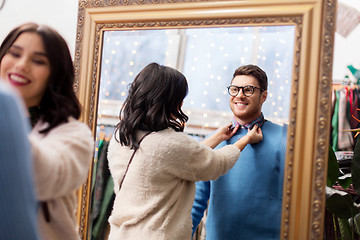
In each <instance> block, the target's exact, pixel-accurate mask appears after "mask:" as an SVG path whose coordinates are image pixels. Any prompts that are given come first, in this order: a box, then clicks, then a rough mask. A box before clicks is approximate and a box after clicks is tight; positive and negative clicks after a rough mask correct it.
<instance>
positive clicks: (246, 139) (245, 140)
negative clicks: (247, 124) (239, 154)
mask: <svg viewBox="0 0 360 240" xmlns="http://www.w3.org/2000/svg"><path fill="white" fill-rule="evenodd" d="M262 139H263V135H262V131H261V128H259V126H257V125H255V126H254V127H253V129H251V130H250V129H249V130H248V133H247V134H246V135H245V136H243V137H242V138H240V139H239V140H238V141H237V142H236V143H234V145H235V146H237V147H238V148H239V149H240V150H243V149H244V148H245V147H246V145H248V144H249V143H250V144H253V143H258V142H260V141H261V140H262Z"/></svg>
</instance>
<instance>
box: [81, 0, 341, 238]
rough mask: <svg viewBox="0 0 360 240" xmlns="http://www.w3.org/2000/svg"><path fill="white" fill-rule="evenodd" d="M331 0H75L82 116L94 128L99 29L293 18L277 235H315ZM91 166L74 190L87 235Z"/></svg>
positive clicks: (326, 122)
mask: <svg viewBox="0 0 360 240" xmlns="http://www.w3.org/2000/svg"><path fill="white" fill-rule="evenodd" d="M335 10H336V1H335V0H247V1H189V0H103V1H102V0H80V1H79V15H78V29H77V39H76V53H75V71H76V83H75V90H76V91H77V94H78V97H79V100H80V102H81V104H82V106H83V115H82V121H84V122H86V123H87V124H88V125H89V127H90V128H91V129H92V131H93V133H94V136H95V134H96V133H95V130H96V119H97V118H96V116H97V110H98V94H99V85H100V67H101V52H102V36H103V33H104V31H113V30H147V29H167V28H198V27H229V26H231V27H237V26H239V27H242V26H272V25H293V26H295V42H294V49H295V50H294V55H293V73H292V83H291V95H290V96H291V100H290V114H289V127H288V143H287V152H286V163H285V164H286V166H285V177H284V190H283V210H282V222H281V238H282V239H322V233H323V218H324V209H325V191H324V190H325V186H326V174H327V171H326V169H327V153H328V139H329V128H330V114H331V104H330V102H331V84H332V62H333V46H334V29H335V26H334V24H335V16H336V14H335ZM91 172H92V171H91V170H90V174H89V178H88V181H87V183H85V184H84V185H83V187H82V188H81V189H80V191H79V195H78V196H79V208H78V224H79V228H80V230H79V231H80V235H81V238H82V239H88V238H89V236H88V232H89V221H88V219H89V215H90V214H89V209H90V205H91V203H90V196H89V195H90V193H89V192H90V191H89V189H90V184H91V177H92V176H91Z"/></svg>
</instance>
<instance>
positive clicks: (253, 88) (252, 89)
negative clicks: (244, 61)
mask: <svg viewBox="0 0 360 240" xmlns="http://www.w3.org/2000/svg"><path fill="white" fill-rule="evenodd" d="M231 87H233V88H237V92H236V94H231V91H230V88H231ZM245 88H247V89H251V93H245V92H247V91H244V89H245ZM227 89H228V93H229V95H230V96H232V97H236V96H237V95H238V94H239V93H240V89H241V90H242V92H243V94H244V95H245V96H246V97H250V96H252V95H253V94H254V91H255V89H259V90H260V93H261V92H263V91H265V90H264V89H262V88H258V87H254V86H251V85H246V86H243V87H238V86H235V85H231V86H228V87H227Z"/></svg>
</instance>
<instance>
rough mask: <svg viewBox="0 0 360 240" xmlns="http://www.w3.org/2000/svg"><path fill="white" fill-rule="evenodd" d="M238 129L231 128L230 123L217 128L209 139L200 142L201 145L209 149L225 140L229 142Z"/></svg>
mask: <svg viewBox="0 0 360 240" xmlns="http://www.w3.org/2000/svg"><path fill="white" fill-rule="evenodd" d="M238 129H239V126H235V127H234V128H232V123H229V124H226V125H225V126H222V127H219V128H218V130H216V132H215V133H214V134H213V135H211V136H210V137H208V138H206V139H205V140H204V141H202V143H203V144H205V145H206V146H209V147H211V148H215V147H216V146H217V145H218V144H219V143H221V142H222V141H225V140H229V139H230V138H231V137H232V136H233V135H234V134H235V133H236V131H237V130H238Z"/></svg>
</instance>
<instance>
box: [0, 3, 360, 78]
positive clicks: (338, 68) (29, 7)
mask: <svg viewBox="0 0 360 240" xmlns="http://www.w3.org/2000/svg"><path fill="white" fill-rule="evenodd" d="M2 1H5V4H4V6H3V8H2V9H1V10H0V41H2V40H3V39H4V38H5V36H6V34H7V33H8V32H9V31H10V30H11V29H12V28H13V27H15V26H17V25H19V24H21V23H23V22H28V21H34V22H38V23H43V24H47V25H49V26H51V27H53V28H55V29H56V30H58V31H59V33H60V34H61V35H62V36H63V37H64V38H65V40H66V41H67V42H68V44H69V48H70V51H71V53H72V54H73V55H74V52H75V39H76V22H77V10H78V0H57V1H55V0H31V1H29V0H0V4H1V2H2ZM339 2H343V3H345V4H347V5H349V6H352V7H354V8H355V9H357V10H358V11H359V12H360V0H339ZM359 39H360V24H359V25H357V26H356V27H355V28H354V30H353V31H352V32H351V33H350V34H349V35H348V36H347V37H343V36H341V35H340V34H338V33H336V34H335V49H334V65H333V66H334V70H333V78H334V79H337V80H341V79H343V78H344V76H345V74H346V66H347V65H350V64H355V65H360V41H359Z"/></svg>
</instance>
